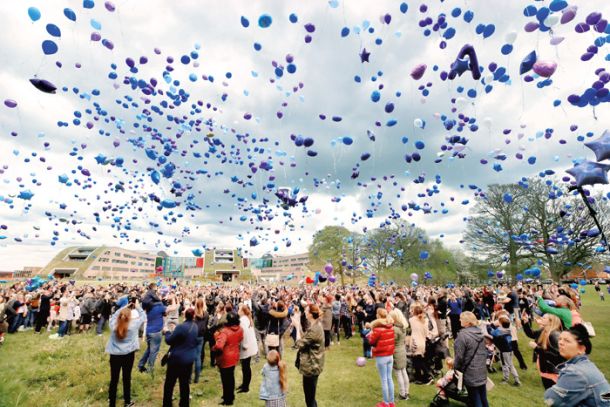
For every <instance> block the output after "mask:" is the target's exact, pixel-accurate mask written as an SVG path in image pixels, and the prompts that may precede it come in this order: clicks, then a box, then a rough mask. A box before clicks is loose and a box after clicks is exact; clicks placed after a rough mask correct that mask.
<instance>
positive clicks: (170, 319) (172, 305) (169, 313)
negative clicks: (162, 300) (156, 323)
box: [165, 294, 180, 332]
mask: <svg viewBox="0 0 610 407" xmlns="http://www.w3.org/2000/svg"><path fill="white" fill-rule="evenodd" d="M165 314H166V318H165V328H166V329H167V330H168V331H170V332H171V331H173V330H174V329H175V328H176V325H178V319H179V317H180V302H179V301H178V298H177V297H176V295H175V294H174V295H170V297H169V300H168V304H167V307H166V308H165Z"/></svg>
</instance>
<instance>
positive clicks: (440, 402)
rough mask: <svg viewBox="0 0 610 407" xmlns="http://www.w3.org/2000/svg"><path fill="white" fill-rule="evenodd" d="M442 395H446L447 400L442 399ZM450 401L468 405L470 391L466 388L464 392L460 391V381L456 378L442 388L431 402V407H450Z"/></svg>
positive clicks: (463, 389)
mask: <svg viewBox="0 0 610 407" xmlns="http://www.w3.org/2000/svg"><path fill="white" fill-rule="evenodd" d="M442 393H445V398H443V397H442V395H441V394H442ZM449 400H455V401H459V402H461V403H464V404H466V403H468V391H467V390H466V387H465V386H464V387H463V388H462V390H458V379H457V377H455V376H454V377H453V379H452V380H451V381H450V382H449V383H447V385H446V386H444V387H442V388H441V389H440V390H439V391H438V393H436V395H435V396H434V398H433V399H432V401H431V402H430V407H444V406H448V405H449Z"/></svg>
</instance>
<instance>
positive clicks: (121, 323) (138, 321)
mask: <svg viewBox="0 0 610 407" xmlns="http://www.w3.org/2000/svg"><path fill="white" fill-rule="evenodd" d="M144 321H146V314H145V313H144V311H143V310H142V308H140V306H139V305H136V302H134V301H132V302H130V303H129V304H128V305H126V306H124V307H123V308H120V309H119V310H117V311H116V312H115V313H114V314H113V315H112V317H111V318H110V331H111V333H110V339H108V343H107V344H106V353H108V354H110V385H109V387H108V403H109V404H108V405H109V406H110V407H114V406H115V405H116V392H117V386H118V384H119V374H120V373H121V371H122V372H123V400H124V401H125V406H133V405H134V404H133V402H132V401H131V369H132V368H133V361H134V357H135V354H136V351H137V350H138V349H140V341H139V340H138V331H139V330H140V327H141V326H142V324H143V323H144Z"/></svg>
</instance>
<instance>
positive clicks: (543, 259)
mask: <svg viewBox="0 0 610 407" xmlns="http://www.w3.org/2000/svg"><path fill="white" fill-rule="evenodd" d="M527 191H528V192H527V202H528V207H527V209H528V212H529V214H530V217H529V223H528V226H529V228H530V229H529V231H528V235H527V236H526V239H522V240H523V241H522V242H520V243H521V244H522V245H523V246H524V248H525V249H526V250H527V251H529V253H530V254H531V255H532V257H533V258H535V259H536V260H537V261H538V262H539V263H542V265H543V266H544V267H545V268H546V269H547V270H549V272H550V273H551V277H552V278H553V279H556V280H559V279H561V277H563V276H564V275H566V274H568V273H569V272H570V271H571V270H572V268H574V267H575V266H576V265H578V264H585V263H588V262H590V261H592V260H594V259H595V257H596V256H598V253H597V252H596V248H597V247H601V246H600V242H599V239H597V238H596V236H591V235H595V234H596V233H595V231H596V230H597V227H596V225H595V222H594V220H593V218H592V217H591V216H590V214H589V211H588V209H587V207H586V205H585V203H584V202H583V200H582V198H581V197H580V195H578V194H570V193H565V192H563V191H562V190H561V189H559V188H558V187H557V186H555V185H554V184H552V183H550V185H549V184H548V183H545V182H543V181H542V180H533V181H530V182H529V184H528V188H527ZM589 199H590V200H591V198H589ZM593 201H594V202H597V204H598V205H599V208H598V212H599V213H600V214H604V213H608V209H609V208H608V204H607V201H606V200H603V199H601V196H600V197H598V199H593ZM607 227H608V222H607V220H605V219H602V228H604V229H607Z"/></svg>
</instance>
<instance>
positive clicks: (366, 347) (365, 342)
mask: <svg viewBox="0 0 610 407" xmlns="http://www.w3.org/2000/svg"><path fill="white" fill-rule="evenodd" d="M370 333H371V324H370V322H367V323H366V324H364V329H362V330H360V336H361V337H362V352H363V353H364V357H365V358H367V359H371V358H372V357H373V351H372V347H371V343H370V342H369V338H368V335H369V334H370Z"/></svg>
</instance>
